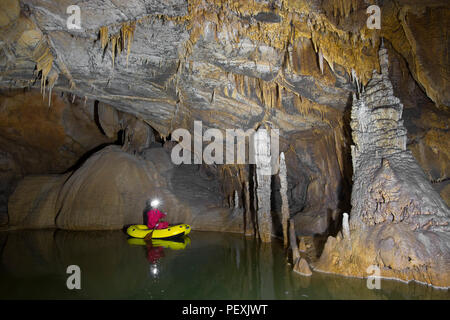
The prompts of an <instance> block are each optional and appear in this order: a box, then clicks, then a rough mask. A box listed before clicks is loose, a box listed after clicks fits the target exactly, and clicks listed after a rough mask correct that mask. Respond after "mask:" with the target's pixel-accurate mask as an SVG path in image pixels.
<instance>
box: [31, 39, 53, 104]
mask: <svg viewBox="0 0 450 320" xmlns="http://www.w3.org/2000/svg"><path fill="white" fill-rule="evenodd" d="M33 60H34V61H36V72H37V73H39V72H40V73H41V94H42V96H43V98H44V97H45V87H46V83H47V76H48V75H49V73H50V71H51V70H52V67H53V55H52V53H51V51H50V48H49V47H48V45H47V43H46V41H43V40H41V41H40V42H39V43H38V45H37V46H36V48H35V49H34V51H33Z"/></svg>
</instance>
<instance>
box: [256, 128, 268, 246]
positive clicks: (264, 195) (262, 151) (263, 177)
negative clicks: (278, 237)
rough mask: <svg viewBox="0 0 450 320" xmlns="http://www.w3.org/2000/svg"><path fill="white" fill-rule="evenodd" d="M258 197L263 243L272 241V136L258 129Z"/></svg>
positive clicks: (260, 230)
mask: <svg viewBox="0 0 450 320" xmlns="http://www.w3.org/2000/svg"><path fill="white" fill-rule="evenodd" d="M254 139H255V160H256V183H257V185H256V196H257V198H258V231H259V236H260V238H261V240H262V241H263V242H270V241H271V240H272V216H271V210H270V209H271V207H270V194H271V178H272V176H271V157H270V136H269V134H268V133H267V130H265V129H258V131H257V132H256V134H255V136H254Z"/></svg>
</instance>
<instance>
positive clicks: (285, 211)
mask: <svg viewBox="0 0 450 320" xmlns="http://www.w3.org/2000/svg"><path fill="white" fill-rule="evenodd" d="M279 176H280V194H281V225H282V227H283V240H284V246H285V247H287V245H288V221H289V215H290V214H289V202H288V197H287V168H286V162H285V160H284V152H282V153H281V154H280V173H279Z"/></svg>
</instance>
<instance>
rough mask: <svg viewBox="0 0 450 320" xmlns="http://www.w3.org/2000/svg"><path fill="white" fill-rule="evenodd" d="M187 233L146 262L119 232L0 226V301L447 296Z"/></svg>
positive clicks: (231, 237) (228, 238) (278, 250)
mask: <svg viewBox="0 0 450 320" xmlns="http://www.w3.org/2000/svg"><path fill="white" fill-rule="evenodd" d="M190 238H191V244H190V245H188V246H187V247H186V248H185V249H184V250H172V249H170V248H164V249H163V255H164V256H163V257H161V258H160V259H159V260H158V261H157V262H156V263H155V264H152V263H150V261H149V259H148V250H154V249H148V248H147V247H146V246H143V245H131V244H129V243H128V242H127V236H126V235H125V234H124V233H123V232H121V231H113V232H67V231H55V230H36V231H21V232H18V231H15V232H0V250H1V251H0V254H1V260H0V299H450V294H449V292H448V291H447V290H438V289H433V288H430V287H427V286H424V285H420V284H416V283H410V284H405V283H402V282H398V281H390V280H382V281H381V289H380V290H369V289H368V288H367V286H366V280H364V279H353V278H345V277H339V276H333V275H326V274H320V273H314V274H313V276H312V277H302V276H300V275H297V274H295V273H293V272H292V271H291V268H290V266H288V265H287V263H286V260H285V258H284V252H283V249H282V247H281V245H280V243H278V242H277V243H275V244H272V245H261V244H259V243H257V242H255V241H253V240H251V239H248V238H247V239H246V238H245V237H243V236H241V235H236V234H225V233H212V232H195V231H194V232H192V233H191V235H190ZM152 252H153V251H152ZM156 253H160V252H156ZM153 257H154V258H156V256H155V252H153ZM150 260H151V259H150ZM69 265H78V266H79V267H80V269H81V290H69V289H67V286H66V280H67V278H68V277H69V276H70V275H69V274H67V273H66V269H67V267H68V266H69ZM155 265H156V267H157V272H156V271H155V268H156V267H155Z"/></svg>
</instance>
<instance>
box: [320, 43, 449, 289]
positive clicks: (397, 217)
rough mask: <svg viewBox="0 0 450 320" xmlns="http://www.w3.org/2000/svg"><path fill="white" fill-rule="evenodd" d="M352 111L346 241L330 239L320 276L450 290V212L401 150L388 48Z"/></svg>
mask: <svg viewBox="0 0 450 320" xmlns="http://www.w3.org/2000/svg"><path fill="white" fill-rule="evenodd" d="M380 65H381V70H382V73H381V74H374V76H373V78H372V80H371V81H370V82H369V84H368V85H367V87H366V89H365V92H363V93H361V96H360V97H359V98H358V99H357V98H356V97H354V102H353V107H352V123H351V126H352V129H353V133H352V134H353V140H354V142H355V146H353V148H352V159H353V165H354V175H353V180H354V185H353V190H352V211H351V219H350V232H351V241H344V240H345V238H346V237H345V236H344V240H342V239H336V238H332V237H330V238H329V239H328V241H327V243H326V245H325V248H324V251H323V254H322V256H321V257H320V261H319V263H318V264H317V268H316V269H317V270H321V271H326V272H336V273H341V274H346V275H355V276H363V277H364V276H367V275H366V274H365V270H366V268H367V267H368V266H370V265H378V266H380V268H381V276H382V277H392V278H397V279H402V280H406V281H410V280H416V281H419V282H424V283H428V284H430V285H434V286H439V287H449V286H450V277H449V275H450V272H449V266H450V247H449V246H450V242H449V239H450V210H449V208H448V207H447V206H446V204H445V203H444V201H443V200H442V198H441V197H440V196H439V194H438V193H437V192H436V191H435V190H434V189H433V188H432V186H431V184H430V183H429V181H428V180H427V178H426V176H425V174H424V172H423V171H422V169H421V168H420V167H419V165H418V164H417V162H416V160H415V159H414V157H413V156H412V154H411V152H410V151H408V150H407V149H406V129H405V128H404V126H403V121H402V111H403V105H402V104H401V103H400V101H399V99H398V98H396V97H395V96H394V94H393V89H392V84H391V82H390V81H389V78H388V58H387V53H386V49H384V48H382V49H381V50H380Z"/></svg>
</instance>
